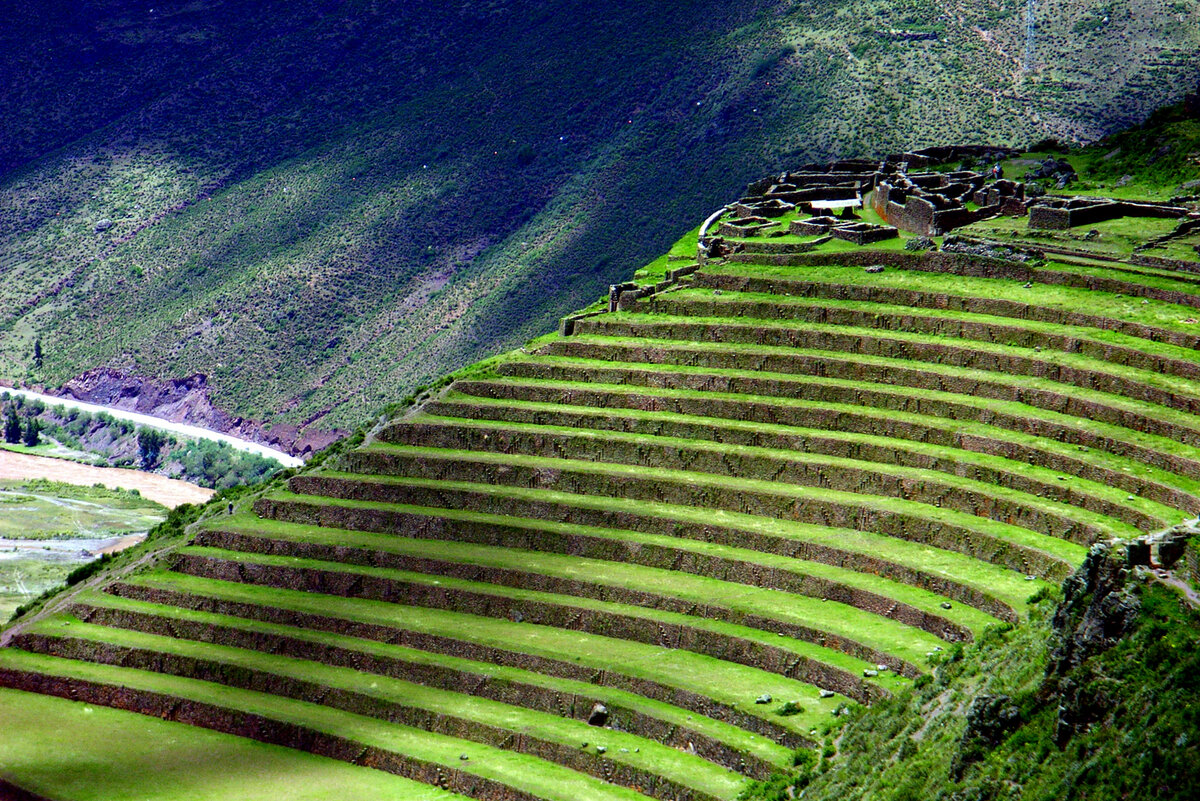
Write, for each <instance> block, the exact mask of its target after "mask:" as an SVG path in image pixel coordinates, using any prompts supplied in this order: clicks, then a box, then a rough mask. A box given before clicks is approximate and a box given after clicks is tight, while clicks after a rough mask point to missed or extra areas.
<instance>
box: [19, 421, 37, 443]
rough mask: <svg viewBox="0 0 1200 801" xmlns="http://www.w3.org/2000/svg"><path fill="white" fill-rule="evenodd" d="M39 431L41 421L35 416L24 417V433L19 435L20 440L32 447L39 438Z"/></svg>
mask: <svg viewBox="0 0 1200 801" xmlns="http://www.w3.org/2000/svg"><path fill="white" fill-rule="evenodd" d="M41 433H42V424H41V422H39V421H38V419H37V418H36V417H28V418H26V419H25V433H24V434H22V435H21V442H22V443H24V444H25V445H28V446H29V447H30V448H33V447H35V446H37V444H38V442H39V441H40V440H41V436H40V435H41Z"/></svg>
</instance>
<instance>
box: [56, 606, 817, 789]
mask: <svg viewBox="0 0 1200 801" xmlns="http://www.w3.org/2000/svg"><path fill="white" fill-rule="evenodd" d="M70 612H71V614H72V615H74V616H75V617H76V618H78V619H80V620H82V621H85V622H87V623H91V624H94V625H101V626H112V627H115V628H122V629H129V630H132V631H141V632H144V633H148V634H159V635H163V636H171V637H179V638H184V639H188V640H195V641H198V642H214V643H224V644H226V645H233V646H237V647H242V648H252V649H256V650H260V651H267V652H269V653H277V654H281V655H285V656H292V657H300V658H305V659H315V660H316V661H318V662H322V663H324V664H329V665H334V666H339V667H353V668H355V669H356V670H360V671H365V672H367V673H371V674H378V675H383V676H390V677H393V678H405V679H407V680H409V681H416V682H418V683H420V684H423V685H427V686H430V687H435V688H438V689H443V690H454V691H457V692H465V693H470V694H472V695H476V696H478V697H481V698H488V699H490V700H493V701H502V702H504V703H507V704H515V705H517V706H522V707H525V708H528V709H535V710H538V711H541V712H549V713H553V714H557V715H559V716H561V717H568V718H574V719H577V720H584V721H587V720H588V719H589V717H590V716H591V715H592V713H593V712H594V710H595V709H596V707H597V705H603V706H605V707H606V708H607V710H608V720H610V721H614V722H616V723H617V724H618V725H619V727H620V729H621V730H622V731H626V732H630V733H632V734H636V735H639V736H642V737H652V738H654V739H656V740H660V741H663V742H666V743H667V744H668V745H672V746H674V747H676V748H685V749H686V748H687V747H688V744H689V743H691V744H692V748H693V750H694V751H695V752H696V753H697V754H699V755H700V756H702V757H704V758H705V759H708V760H710V761H712V762H715V763H716V764H718V765H722V766H724V767H726V768H728V769H731V770H739V771H745V772H746V773H747V774H748V775H753V776H756V777H758V778H765V777H766V776H768V775H769V774H770V772H771V771H772V770H773V769H774V768H777V767H779V766H782V765H785V764H786V763H787V762H788V761H790V760H791V751H790V750H789V749H787V748H785V747H783V746H780V745H776V744H774V743H772V742H770V741H769V740H768V739H767V738H764V737H761V736H758V737H756V736H755V735H752V734H749V733H748V732H746V731H745V730H743V729H739V728H738V727H736V726H731V725H729V724H726V723H722V722H719V721H716V720H713V719H712V718H709V717H707V716H705V715H701V714H696V713H695V711H694V710H692V711H689V710H686V709H683V708H681V707H677V706H672V705H670V704H665V703H662V702H658V701H654V700H651V699H648V698H645V697H644V696H640V695H637V694H635V693H630V692H624V691H620V690H616V689H613V688H607V689H605V690H603V691H601V690H600V689H599V688H597V687H596V686H594V685H592V684H590V683H588V682H586V681H579V680H575V679H565V678H558V677H555V676H552V675H548V674H544V673H538V672H536V671H532V670H522V669H519V668H512V667H504V666H500V665H495V664H490V663H487V662H481V661H478V660H470V659H462V658H458V657H453V656H447V655H444V654H439V653H436V652H433V651H423V650H419V649H416V648H410V647H405V646H400V645H393V644H385V643H378V642H375V641H373V640H368V639H363V638H359V637H348V636H343V635H340V634H334V633H329V632H322V631H319V630H314V629H307V628H299V627H296V626H286V625H278V624H272V623H264V622H260V621H255V620H250V619H246V618H241V617H233V616H229V615H217V614H211V613H207V612H195V611H190V610H185V609H181V608H178V607H173V606H165V605H162V604H150V603H143V602H140V601H133V600H130V599H128V598H121V597H118V596H114V595H108V594H103V593H89V594H86V595H84V596H83V597H81V598H80V599H79V601H78V602H77V603H76V604H74V606H72V608H71V609H70ZM601 696H603V698H602V697H601ZM814 706H815V705H814ZM806 716H808V717H810V718H815V717H816V715H815V710H813V711H810V712H808V713H807V715H806Z"/></svg>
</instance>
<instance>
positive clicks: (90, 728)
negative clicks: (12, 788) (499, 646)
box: [0, 689, 461, 801]
mask: <svg viewBox="0 0 1200 801" xmlns="http://www.w3.org/2000/svg"><path fill="white" fill-rule="evenodd" d="M0 710H2V711H0V717H3V718H4V720H5V722H6V725H8V726H9V727H11V729H10V730H11V731H20V732H21V733H22V736H21V737H5V738H3V739H2V740H0V763H2V764H3V765H4V776H5V778H7V779H9V780H11V781H16V782H18V783H19V784H20V786H22V787H26V788H28V789H29V790H31V791H33V792H45V793H52V794H56V795H57V794H60V793H61V794H63V795H64V797H68V796H69V797H70V798H74V799H79V800H80V801H108V800H109V799H113V798H130V797H133V796H134V795H135V794H136V795H137V797H139V798H144V799H147V801H166V800H167V799H178V798H189V799H195V801H221V799H226V798H229V797H230V796H237V797H238V798H243V799H247V801H275V800H276V799H279V798H283V797H286V798H293V799H297V800H298V801H319V800H323V799H328V798H332V797H335V796H338V795H343V794H344V795H349V796H354V797H358V798H375V799H380V801H450V800H451V799H455V798H461V796H455V795H453V794H452V793H447V792H445V791H443V790H439V789H437V788H436V787H431V786H429V785H425V784H421V783H419V782H415V781H411V780H406V779H402V778H400V777H398V776H391V775H389V774H387V773H383V772H381V771H377V770H370V769H366V768H361V767H355V766H352V765H347V764H346V763H344V762H339V761H337V760H334V759H329V758H326V757H319V756H314V755H312V754H307V753H305V752H303V751H296V750H293V749H290V748H283V747H281V746H276V745H267V744H265V743H257V742H255V741H253V740H247V739H244V738H241V737H234V736H232V735H228V734H220V733H218V732H214V731H209V730H207V729H202V728H199V727H196V726H188V725H186V724H184V723H179V722H174V721H165V720H157V719H155V718H151V717H147V716H145V715H137V714H134V713H132V712H123V711H120V710H115V709H108V708H106V707H103V706H96V705H90V704H78V703H73V702H71V701H68V700H66V699H62V698H53V697H51V696H46V695H38V694H34V693H23V692H19V691H17V690H8V689H0ZM148 775H153V776H154V781H152V782H147V781H145V777H146V776H148Z"/></svg>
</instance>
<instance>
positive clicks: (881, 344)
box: [549, 313, 1200, 414]
mask: <svg viewBox="0 0 1200 801" xmlns="http://www.w3.org/2000/svg"><path fill="white" fill-rule="evenodd" d="M726 320H727V318H721V317H707V318H693V317H689V316H667V315H661V314H628V313H621V314H612V315H606V316H604V317H603V318H592V319H588V320H581V321H579V322H578V323H577V324H576V333H577V334H579V335H580V336H577V337H572V338H571V339H568V340H563V341H561V342H558V343H554V344H553V345H551V346H550V348H549V352H551V353H558V354H560V355H581V356H582V355H585V354H582V353H574V354H568V353H567V350H568V349H569V348H570V347H571V346H576V347H579V346H581V345H582V344H584V343H591V342H594V341H597V340H595V339H593V337H606V338H615V339H619V340H633V341H635V342H639V343H640V342H643V341H649V342H647V344H654V345H660V344H665V343H669V342H671V341H684V342H719V343H722V344H729V345H749V346H753V348H754V350H742V351H730V352H731V353H741V354H743V355H744V356H746V357H747V358H752V357H753V356H754V355H757V354H759V353H774V354H775V355H777V356H780V355H782V354H781V353H780V352H779V351H770V350H768V349H769V348H787V349H789V350H790V351H794V352H795V353H796V355H797V356H803V357H807V360H812V359H813V358H814V357H815V358H820V356H821V355H823V352H826V351H828V352H831V353H853V354H855V355H856V356H868V357H877V359H878V361H876V362H874V363H875V364H877V365H879V366H888V365H889V362H890V361H900V362H906V363H907V362H913V363H915V364H914V365H912V366H914V367H915V366H919V365H921V364H924V363H929V364H934V365H937V369H938V371H939V372H940V371H942V370H944V369H945V368H956V372H955V373H954V374H955V375H961V376H964V377H966V376H968V375H970V373H972V372H977V373H980V374H985V373H999V374H1001V377H995V376H986V375H981V376H980V378H981V380H984V381H989V382H993V383H1009V384H1014V383H1015V384H1019V385H1022V386H1023V385H1026V384H1028V383H1029V382H1027V381H1018V380H1016V379H1015V378H1013V377H1016V376H1028V377H1030V378H1033V379H1036V380H1037V384H1036V386H1040V387H1045V388H1046V389H1049V390H1051V391H1058V392H1063V391H1064V389H1062V388H1060V387H1057V386H1054V385H1055V384H1059V385H1068V386H1072V387H1078V388H1080V389H1083V390H1086V391H1089V393H1090V392H1095V393H1104V394H1110V395H1116V396H1121V397H1123V398H1129V399H1131V400H1133V401H1139V402H1144V403H1147V404H1155V405H1158V406H1162V407H1164V408H1166V409H1174V410H1178V411H1181V412H1185V413H1187V414H1195V413H1196V412H1197V410H1200V397H1197V385H1196V383H1195V381H1193V380H1188V378H1187V377H1184V378H1181V377H1178V376H1176V375H1162V374H1161V373H1160V372H1158V371H1155V370H1153V369H1139V368H1133V367H1129V366H1124V365H1119V364H1118V365H1114V364H1112V363H1110V362H1108V361H1105V360H1102V359H1097V358H1093V357H1090V356H1085V355H1080V354H1075V353H1054V352H1049V351H1045V352H1042V351H1033V350H1032V349H1031V348H1029V347H1014V346H1010V345H1000V344H993V343H990V342H982V341H978V340H970V339H959V338H954V337H949V336H945V335H936V336H931V335H928V334H922V333H919V332H917V333H912V332H907V331H900V332H891V331H889V332H887V333H886V334H881V333H880V332H879V331H878V330H877V329H876V328H873V327H867V326H847V325H830V324H824V323H807V322H794V321H790V320H784V321H779V320H737V321H726ZM1198 355H1200V354H1198ZM795 361H796V362H799V359H797V360H795ZM751 363H752V362H750V361H749V360H747V361H745V362H744V364H751ZM1182 364H1188V363H1186V362H1182V361H1181V360H1171V361H1170V362H1165V363H1164V365H1163V366H1166V367H1175V368H1176V370H1183V369H1184V368H1183V367H1182V366H1181V365H1182ZM740 366H741V365H739V367H740ZM735 369H736V368H735ZM1005 378H1006V379H1007V381H1004V380H1003V379H1005ZM927 385H928V384H927Z"/></svg>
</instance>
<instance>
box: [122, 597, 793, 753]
mask: <svg viewBox="0 0 1200 801" xmlns="http://www.w3.org/2000/svg"><path fill="white" fill-rule="evenodd" d="M109 591H110V592H112V593H113V594H114V595H118V596H120V597H125V598H131V599H134V600H138V601H145V602H147V603H159V604H166V605H169V606H176V607H179V608H181V609H194V610H197V611H202V612H210V613H213V614H220V615H231V616H233V617H242V618H247V619H250V620H260V621H263V622H266V623H278V624H280V625H285V626H296V627H300V628H308V629H314V630H318V631H330V632H333V633H336V634H339V635H342V636H346V637H359V638H362V639H367V640H376V641H378V642H385V643H389V644H392V645H399V646H403V647H406V648H415V649H418V650H422V651H430V652H433V653H440V654H447V655H449V656H454V657H460V658H463V659H470V660H473V661H477V662H487V663H491V664H496V665H505V666H509V667H515V668H519V669H521V670H528V671H532V672H536V673H544V674H546V675H550V676H558V677H560V678H565V679H574V680H577V681H586V682H589V683H591V684H594V685H596V686H598V687H612V688H614V689H619V690H624V691H626V692H631V693H634V694H637V695H641V696H644V697H646V698H651V699H654V700H657V701H662V702H664V703H667V704H670V705H672V706H677V707H680V708H682V709H688V710H692V711H694V712H696V713H698V714H701V715H704V716H706V717H710V718H713V719H714V720H720V721H723V722H725V723H728V724H730V725H732V726H737V727H738V728H741V729H746V730H747V731H751V732H754V733H756V734H761V735H763V736H764V737H767V738H769V739H771V740H772V741H774V742H776V743H779V744H780V745H783V746H785V747H788V748H801V747H811V746H812V745H813V743H812V741H810V740H808V739H806V738H805V737H803V736H802V735H800V734H798V733H796V732H794V731H791V730H790V729H787V728H785V727H783V726H780V725H778V724H777V723H775V722H774V721H771V720H768V719H766V718H762V717H758V716H755V715H750V714H747V713H745V712H742V711H741V710H739V709H736V708H735V707H731V706H728V705H726V704H722V703H720V702H717V701H714V700H713V699H711V698H709V697H707V696H703V695H699V694H698V693H694V692H690V691H688V690H684V689H681V688H679V687H673V686H669V685H665V684H661V683H659V682H655V681H651V680H648V679H643V678H639V677H637V676H630V675H626V674H623V673H621V672H619V671H614V670H598V669H596V668H592V667H588V666H584V665H579V664H576V663H573V662H568V661H562V660H556V659H549V658H546V657H542V656H537V655H534V654H526V653H521V652H518V651H510V650H506V649H503V648H497V647H494V646H490V645H486V644H481V643H474V642H470V641H468V640H463V639H457V638H454V637H451V636H448V635H438V634H429V633H426V632H422V631H417V630H414V629H406V628H404V627H403V626H402V625H401V624H400V622H399V621H394V622H389V624H388V625H381V624H375V623H365V622H360V621H356V620H352V619H347V618H338V617H329V616H325V615H318V614H312V613H308V612H303V611H297V610H292V609H287V608H282V607H274V606H262V605H258V604H250V603H242V602H239V601H228V600H222V599H219V598H209V597H206V596H203V595H197V594H193V593H185V592H178V591H175V590H169V589H165V588H160V587H145V586H142V585H138V584H130V583H124V582H122V583H118V584H115V585H112V586H111V587H110V588H109ZM764 714H765V710H764Z"/></svg>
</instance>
